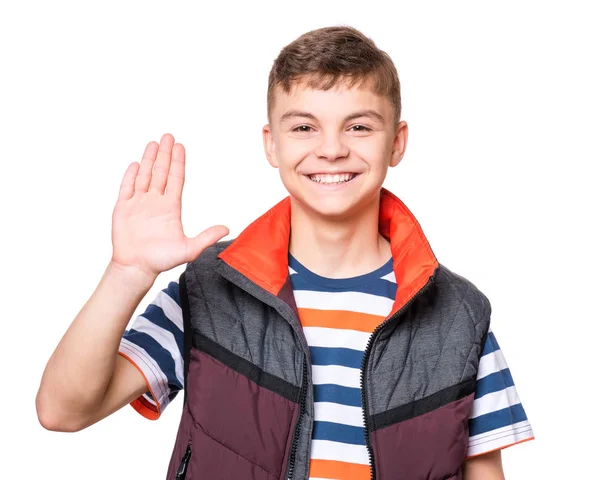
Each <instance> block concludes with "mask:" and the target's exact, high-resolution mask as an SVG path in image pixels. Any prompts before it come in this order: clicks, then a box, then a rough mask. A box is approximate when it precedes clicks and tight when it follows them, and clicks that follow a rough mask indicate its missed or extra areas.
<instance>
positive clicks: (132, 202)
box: [112, 134, 228, 275]
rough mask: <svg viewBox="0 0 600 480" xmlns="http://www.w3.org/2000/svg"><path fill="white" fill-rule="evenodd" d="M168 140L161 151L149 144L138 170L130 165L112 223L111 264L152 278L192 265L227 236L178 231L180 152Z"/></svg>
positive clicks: (216, 230)
mask: <svg viewBox="0 0 600 480" xmlns="http://www.w3.org/2000/svg"><path fill="white" fill-rule="evenodd" d="M173 141H174V139H173V137H172V136H171V135H169V134H166V135H164V136H163V138H162V140H161V143H160V148H157V144H156V143H155V142H151V143H149V144H148V146H147V147H146V151H145V152H144V158H143V159H142V162H141V165H140V167H139V169H137V168H136V167H135V165H137V164H136V163H133V164H131V165H130V166H129V168H128V169H127V172H126V173H125V176H124V178H123V182H122V184H121V191H120V193H119V199H118V201H117V204H116V206H115V209H114V212H113V219H112V223H113V231H112V242H113V258H112V261H113V262H115V263H116V264H118V265H119V266H123V267H134V268H136V269H139V270H141V271H143V272H144V273H147V274H151V275H157V274H158V273H160V272H164V271H167V270H170V269H171V268H174V267H176V266H178V265H181V264H182V263H185V262H189V261H192V260H193V259H194V258H196V257H197V256H198V255H199V254H200V252H201V251H202V250H204V248H206V247H208V246H209V245H212V244H213V243H215V242H216V241H217V240H218V239H219V238H221V237H223V236H224V235H226V234H227V233H228V231H227V228H225V227H223V226H215V227H211V228H209V229H207V230H205V231H204V232H202V233H201V234H200V235H198V236H197V237H195V238H192V239H190V238H187V237H186V236H185V234H184V233H183V225H182V223H181V194H182V190H183V183H184V171H185V150H184V149H183V145H181V144H177V145H175V147H173ZM157 150H158V155H157Z"/></svg>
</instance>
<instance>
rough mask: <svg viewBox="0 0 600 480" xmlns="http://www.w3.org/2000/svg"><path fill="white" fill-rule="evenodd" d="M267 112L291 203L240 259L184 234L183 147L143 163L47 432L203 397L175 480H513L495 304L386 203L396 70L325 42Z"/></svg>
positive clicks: (63, 368) (184, 433) (402, 143)
mask: <svg viewBox="0 0 600 480" xmlns="http://www.w3.org/2000/svg"><path fill="white" fill-rule="evenodd" d="M267 111H268V124H267V125H265V126H264V128H263V139H264V147H265V152H266V156H267V159H268V161H269V163H270V164H271V165H272V166H273V167H275V168H278V169H279V172H280V176H281V180H282V181H283V184H284V185H285V187H286V189H287V190H288V192H289V193H290V196H289V197H287V198H286V199H284V200H283V201H281V202H280V203H278V204H277V205H275V206H274V207H273V208H272V209H270V210H269V211H268V212H267V213H265V214H264V215H263V216H261V217H260V218H258V219H257V220H255V221H254V222H253V223H252V224H251V225H250V226H249V227H248V228H247V229H245V230H244V231H243V232H242V233H241V234H240V235H239V236H238V237H237V238H236V239H235V240H233V241H218V240H220V239H221V238H222V237H224V236H225V235H227V233H228V230H227V228H226V227H224V226H215V227H211V228H209V229H207V230H205V231H204V232H202V233H201V234H200V235H198V236H197V237H196V238H193V239H188V238H186V237H185V235H184V234H183V228H182V225H181V195H182V189H183V183H184V164H185V151H184V148H183V145H181V144H175V143H174V138H173V137H172V136H171V135H169V134H166V135H164V136H163V137H162V139H161V141H160V145H158V144H157V143H156V142H150V143H149V144H148V145H147V147H146V150H145V152H144V156H143V158H142V161H141V164H138V163H137V162H135V163H132V164H131V165H130V166H129V167H128V169H127V171H126V172H125V175H124V178H123V181H122V185H121V190H120V192H119V197H118V201H117V204H116V207H115V210H114V214H113V236H112V241H113V256H112V258H111V261H110V263H109V265H108V267H107V269H106V271H105V273H104V276H103V277H102V280H101V282H100V284H99V286H98V288H97V289H96V291H95V292H94V294H93V295H92V297H91V298H90V299H89V300H88V302H87V303H86V304H85V306H84V307H83V309H82V310H81V312H80V313H79V314H78V315H77V317H76V318H75V320H74V321H73V323H72V325H71V326H70V327H69V329H68V331H67V332H66V334H65V336H64V337H63V339H62V340H61V342H60V343H59V345H58V347H57V349H56V351H55V352H54V354H53V355H52V357H51V358H50V360H49V362H48V365H47V367H46V370H45V372H44V375H43V378H42V382H41V386H40V390H39V393H38V395H37V402H36V404H37V409H38V415H39V419H40V422H41V423H42V425H43V426H44V427H45V428H48V429H51V430H59V431H77V430H81V429H83V428H85V427H87V426H89V425H91V424H93V423H95V422H97V421H99V420H101V419H102V418H104V417H106V416H108V415H110V414H111V413H113V412H115V411H116V410H118V409H120V408H121V407H123V406H124V405H126V404H127V403H131V405H132V406H133V407H134V408H135V409H136V410H137V411H138V412H139V413H141V414H142V415H144V416H145V417H147V418H150V419H157V418H158V417H159V416H160V414H161V413H162V412H163V411H164V409H165V408H166V406H167V405H168V404H169V403H170V402H171V401H172V400H173V398H174V397H175V396H176V395H177V393H178V391H180V390H182V389H183V390H184V395H185V396H184V409H183V413H182V417H181V424H180V428H179V432H178V434H177V439H176V442H175V446H174V449H173V454H172V458H171V462H170V465H169V467H168V474H167V478H171V479H172V478H187V479H200V478H202V479H211V480H213V479H228V480H229V479H269V480H273V479H286V478H291V479H306V478H311V479H314V480H316V479H334V478H335V479H368V478H377V479H397V478H406V479H461V478H468V479H483V478H485V479H502V478H504V477H503V473H502V464H501V456H500V449H502V448H505V447H507V446H509V445H513V444H516V443H519V442H523V441H526V440H531V439H533V432H532V430H531V426H530V425H529V422H528V420H527V417H526V415H525V412H524V410H523V407H522V405H521V403H520V400H519V397H518V395H517V392H516V390H515V387H514V384H513V381H512V378H511V375H510V372H509V370H508V367H507V364H506V362H505V359H504V357H503V355H502V352H501V351H500V348H499V346H498V343H497V341H496V339H495V337H494V334H493V333H492V332H491V330H490V314H491V307H490V303H489V301H488V299H487V297H486V296H485V295H484V294H483V293H482V292H480V291H479V290H478V289H477V288H476V287H475V286H474V285H473V284H472V283H471V282H470V281H468V280H467V279H465V278H463V277H461V276H460V275H458V274H456V273H453V272H452V271H451V270H449V269H448V268H447V267H445V266H443V265H441V264H440V263H439V262H438V261H437V259H436V257H435V256H434V254H433V252H432V249H431V247H430V245H429V243H428V241H427V239H426V237H425V235H424V233H423V231H422V229H421V227H420V225H419V223H418V222H417V220H416V219H415V218H414V216H413V215H412V214H411V212H410V211H409V210H408V209H407V208H406V206H405V205H404V204H403V203H402V201H400V200H399V199H398V198H397V197H396V196H394V195H393V194H392V193H390V192H389V191H387V190H386V189H383V188H382V184H383V181H384V179H385V177H386V174H387V171H388V167H395V166H396V165H398V163H399V162H400V161H401V159H402V157H403V155H404V152H405V149H406V144H407V137H408V127H407V124H406V122H405V121H400V113H401V102H400V84H399V80H398V75H397V71H396V69H395V67H394V65H393V63H392V61H391V59H390V58H389V57H388V56H387V54H386V53H384V52H383V51H381V50H379V49H378V48H377V47H376V46H375V44H374V43H373V42H372V40H370V39H369V38H367V37H365V36H364V35H363V34H362V33H361V32H359V31H357V30H356V29H353V28H351V27H342V26H336V27H328V28H321V29H318V30H314V31H311V32H308V33H306V34H304V35H302V36H301V37H299V38H298V39H297V40H295V41H294V42H292V43H291V44H290V45H288V46H286V47H285V48H284V49H283V50H282V51H281V53H280V55H279V56H278V58H277V59H276V60H275V62H274V64H273V67H272V70H271V73H270V75H269V85H268V98H267ZM183 263H187V266H186V269H185V271H184V273H183V274H182V275H181V276H180V278H179V281H178V282H176V281H171V282H170V283H169V284H168V285H167V287H166V288H165V289H164V290H162V291H161V292H160V293H159V294H158V296H157V297H156V299H155V300H154V302H152V303H151V304H150V305H148V306H147V308H146V310H145V312H144V313H143V314H142V315H140V316H138V317H137V318H136V319H135V322H134V323H133V325H132V328H131V329H129V330H128V331H125V328H126V326H127V324H128V322H129V320H130V318H131V316H132V314H133V312H134V310H135V308H136V307H137V306H138V304H139V302H140V301H141V300H142V299H143V297H144V296H145V295H146V293H147V292H148V290H149V289H150V287H151V286H152V285H153V283H154V281H155V279H156V277H157V276H158V275H159V274H160V273H161V272H164V271H168V270H170V269H172V268H174V267H176V266H178V265H181V264H183ZM184 387H185V388H184Z"/></svg>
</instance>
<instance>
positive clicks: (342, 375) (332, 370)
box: [312, 365, 360, 388]
mask: <svg viewBox="0 0 600 480" xmlns="http://www.w3.org/2000/svg"><path fill="white" fill-rule="evenodd" d="M312 374H313V383H314V384H315V385H323V384H325V383H332V384H334V385H342V386H344V387H351V388H360V369H359V368H350V367H343V366H341V365H313V366H312Z"/></svg>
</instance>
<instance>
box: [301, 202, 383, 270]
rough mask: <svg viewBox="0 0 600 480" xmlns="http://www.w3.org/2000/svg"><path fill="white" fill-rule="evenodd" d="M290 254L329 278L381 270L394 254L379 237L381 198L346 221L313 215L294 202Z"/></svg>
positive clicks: (380, 236)
mask: <svg viewBox="0 0 600 480" xmlns="http://www.w3.org/2000/svg"><path fill="white" fill-rule="evenodd" d="M289 251H290V253H291V254H292V255H293V256H294V257H295V258H296V259H297V260H298V261H299V262H300V263H301V264H302V265H304V266H305V267H306V268H308V269H309V270H310V271H312V272H314V273H316V274H317V275H321V276H323V277H327V278H350V277H355V276H358V275H364V274H366V273H369V272H372V271H373V270H375V269H377V268H379V267H381V266H382V265H383V264H384V263H385V262H387V261H388V260H389V259H390V257H391V250H390V244H389V242H388V241H387V240H386V239H385V238H384V237H383V236H382V235H381V234H380V233H379V195H377V196H375V198H374V200H373V201H372V202H371V203H370V204H369V205H368V206H367V207H366V208H364V209H363V210H362V211H361V213H360V214H358V215H353V216H352V217H351V218H346V219H343V220H332V219H329V218H324V217H322V216H319V215H316V214H315V213H314V212H309V211H307V209H305V208H304V207H303V206H302V205H300V204H299V203H298V202H296V201H294V199H293V198H292V202H291V233H290V245H289Z"/></svg>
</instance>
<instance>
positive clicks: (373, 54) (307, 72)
mask: <svg viewBox="0 0 600 480" xmlns="http://www.w3.org/2000/svg"><path fill="white" fill-rule="evenodd" d="M342 80H347V81H348V82H349V83H348V86H349V87H350V88H351V87H352V86H354V85H355V84H359V85H360V86H363V85H364V84H365V83H366V82H368V81H370V82H371V83H370V86H371V88H372V89H373V91H374V92H375V93H376V94H378V95H382V96H384V97H386V98H387V99H388V100H389V101H390V102H391V104H392V106H393V108H394V122H395V123H398V122H399V121H400V113H401V110H402V102H401V99H400V80H399V78H398V72H397V70H396V67H395V66H394V62H392V59H391V58H390V56H389V55H388V54H387V53H385V52H384V51H383V50H380V49H379V48H377V47H376V46H375V42H373V40H371V39H370V38H369V37H367V36H365V35H364V34H363V33H361V32H360V31H358V30H357V29H355V28H353V27H350V26H333V27H324V28H319V29H316V30H312V31H310V32H307V33H305V34H303V35H301V36H300V37H298V38H297V39H296V40H294V41H293V42H292V43H290V44H289V45H287V46H285V47H284V48H283V49H282V50H281V52H280V53H279V55H278V56H277V58H276V59H275V61H274V62H273V66H272V68H271V72H270V73H269V87H268V90H267V116H268V118H269V123H270V122H271V111H272V109H273V106H274V103H275V88H276V87H277V86H278V85H279V86H280V87H281V88H282V89H283V91H284V92H285V93H289V92H290V90H291V87H292V85H294V84H295V83H303V84H305V85H306V86H307V87H308V88H314V89H319V90H329V89H330V88H332V87H334V86H335V85H337V84H339V83H341V81H342Z"/></svg>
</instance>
